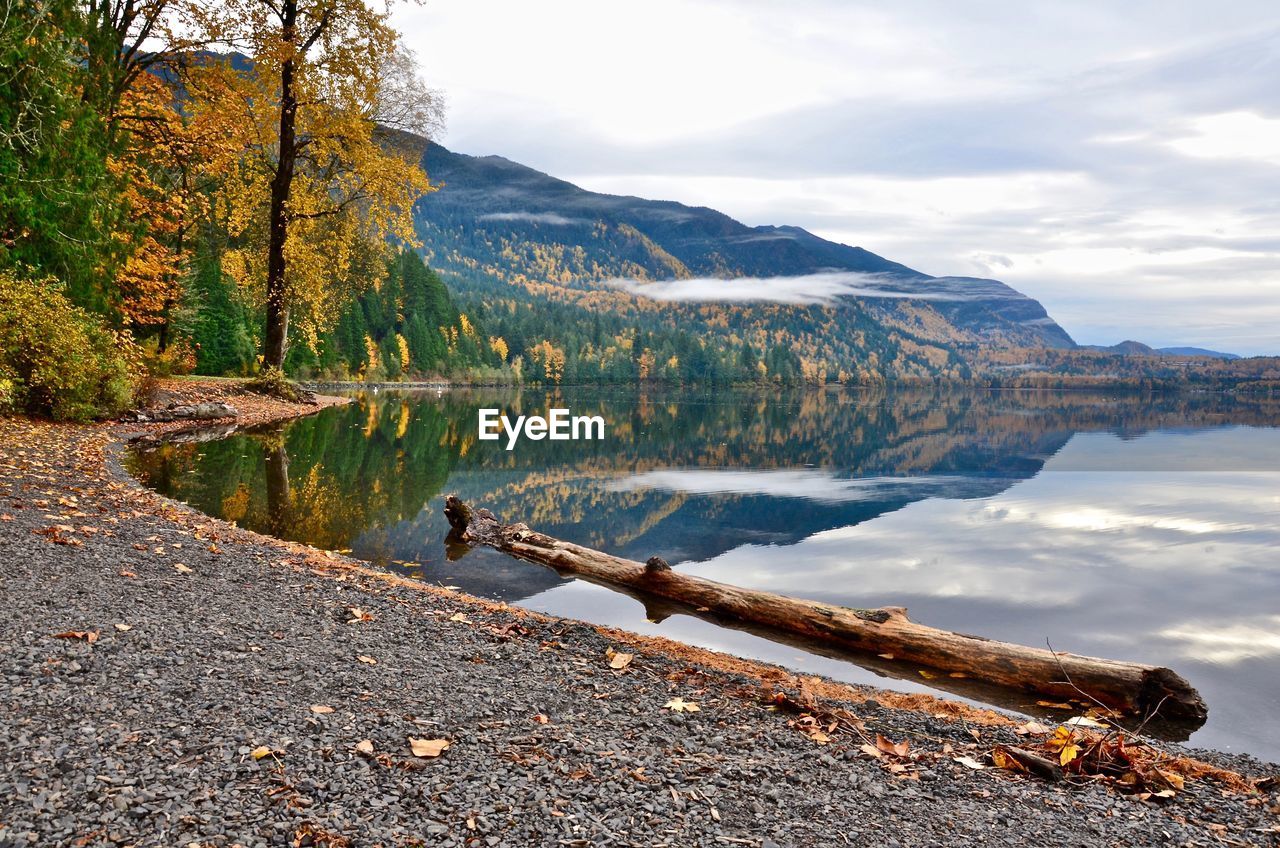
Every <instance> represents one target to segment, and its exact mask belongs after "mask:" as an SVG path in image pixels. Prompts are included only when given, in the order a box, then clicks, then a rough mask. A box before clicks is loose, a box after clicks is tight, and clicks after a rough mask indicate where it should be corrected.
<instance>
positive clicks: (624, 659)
mask: <svg viewBox="0 0 1280 848" xmlns="http://www.w3.org/2000/svg"><path fill="white" fill-rule="evenodd" d="M635 658H636V657H635V654H624V653H621V652H619V651H614V653H613V656H612V657H610V658H609V668H612V669H619V670H621V669H624V668H626V667H627V666H629V665H631V661H632V660H633V659H635Z"/></svg>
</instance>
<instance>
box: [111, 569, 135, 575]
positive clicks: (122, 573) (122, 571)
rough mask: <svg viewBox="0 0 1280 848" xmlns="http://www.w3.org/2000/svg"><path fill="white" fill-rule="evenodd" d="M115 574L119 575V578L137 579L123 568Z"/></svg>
mask: <svg viewBox="0 0 1280 848" xmlns="http://www.w3.org/2000/svg"><path fill="white" fill-rule="evenodd" d="M116 573H117V574H119V575H120V576H121V577H137V576H138V575H136V574H134V573H133V572H132V571H129V570H128V569H125V568H122V569H120V570H119V571H118V572H116Z"/></svg>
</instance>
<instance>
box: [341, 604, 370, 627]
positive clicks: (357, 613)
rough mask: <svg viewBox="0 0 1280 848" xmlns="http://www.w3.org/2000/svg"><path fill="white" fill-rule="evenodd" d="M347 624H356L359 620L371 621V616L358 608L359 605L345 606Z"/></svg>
mask: <svg viewBox="0 0 1280 848" xmlns="http://www.w3.org/2000/svg"><path fill="white" fill-rule="evenodd" d="M347 615H348V618H347V624H356V623H358V622H361V621H373V616H371V615H369V613H367V612H365V611H364V610H362V609H360V607H347Z"/></svg>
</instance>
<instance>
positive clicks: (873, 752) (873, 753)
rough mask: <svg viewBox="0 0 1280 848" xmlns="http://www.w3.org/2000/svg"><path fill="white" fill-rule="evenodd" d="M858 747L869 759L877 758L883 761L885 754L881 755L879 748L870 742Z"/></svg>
mask: <svg viewBox="0 0 1280 848" xmlns="http://www.w3.org/2000/svg"><path fill="white" fill-rule="evenodd" d="M858 747H859V749H860V750H861V751H862V753H864V754H866V755H867V756H869V757H875V758H876V759H877V760H879V759H882V758H883V757H884V754H881V753H880V749H879V748H877V747H876V746H875V745H872V744H870V743H869V742H864V743H863V744H861V745H859V746H858Z"/></svg>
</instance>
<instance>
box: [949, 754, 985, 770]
mask: <svg viewBox="0 0 1280 848" xmlns="http://www.w3.org/2000/svg"><path fill="white" fill-rule="evenodd" d="M952 759H953V760H955V761H956V762H957V763H959V764H960V765H962V766H964V767H965V768H971V769H973V770H974V771H982V770H983V769H984V768H986V766H985V765H983V764H982V763H980V762H978V761H977V760H975V759H974V758H973V757H968V756H965V757H952Z"/></svg>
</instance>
